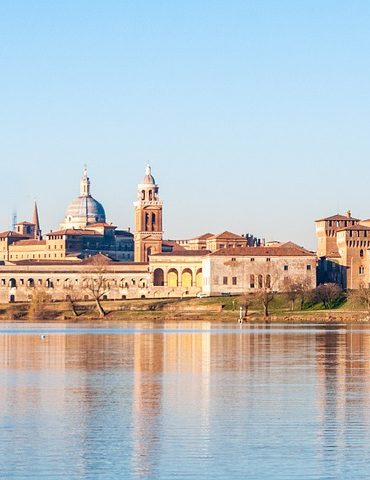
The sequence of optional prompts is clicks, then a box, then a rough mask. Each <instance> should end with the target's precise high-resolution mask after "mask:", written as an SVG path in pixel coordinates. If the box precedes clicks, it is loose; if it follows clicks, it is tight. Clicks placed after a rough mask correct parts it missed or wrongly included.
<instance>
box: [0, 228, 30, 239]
mask: <svg viewBox="0 0 370 480" xmlns="http://www.w3.org/2000/svg"><path fill="white" fill-rule="evenodd" d="M8 237H13V238H28V236H27V235H21V234H20V233H17V232H13V231H11V230H8V231H6V232H1V233H0V238H8Z"/></svg>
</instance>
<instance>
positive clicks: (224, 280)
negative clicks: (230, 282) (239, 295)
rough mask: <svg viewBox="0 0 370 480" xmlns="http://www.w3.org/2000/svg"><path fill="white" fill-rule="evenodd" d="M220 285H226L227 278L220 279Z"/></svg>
mask: <svg viewBox="0 0 370 480" xmlns="http://www.w3.org/2000/svg"><path fill="white" fill-rule="evenodd" d="M222 284H223V285H227V277H224V278H223V279H222Z"/></svg>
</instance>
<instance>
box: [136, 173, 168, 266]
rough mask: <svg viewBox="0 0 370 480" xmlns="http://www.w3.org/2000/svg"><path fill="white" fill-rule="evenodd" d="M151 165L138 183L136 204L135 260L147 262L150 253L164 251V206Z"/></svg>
mask: <svg viewBox="0 0 370 480" xmlns="http://www.w3.org/2000/svg"><path fill="white" fill-rule="evenodd" d="M158 190H159V189H158V185H157V184H156V183H155V180H154V177H153V175H152V171H151V168H150V166H149V165H148V166H147V167H146V171H145V177H144V180H143V181H142V183H139V185H138V192H137V201H136V202H135V203H134V206H135V235H134V239H135V262H147V261H148V259H149V255H151V254H154V253H161V252H162V238H163V231H162V208H163V203H162V202H161V201H160V199H159V196H158Z"/></svg>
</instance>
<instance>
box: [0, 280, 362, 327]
mask: <svg viewBox="0 0 370 480" xmlns="http://www.w3.org/2000/svg"><path fill="white" fill-rule="evenodd" d="M100 303H101V304H100ZM100 303H97V302H96V298H92V299H91V301H77V300H76V299H74V298H73V296H70V297H69V299H68V300H67V301H65V302H53V300H52V297H51V295H49V294H48V292H47V290H45V289H42V288H35V289H33V292H32V296H31V300H30V302H28V303H12V304H4V305H0V320H2V321H14V320H15V321H35V320H37V321H38V320H48V321H49V320H55V321H84V320H92V319H96V318H101V319H102V318H107V319H112V320H113V319H114V320H116V319H122V320H123V319H124V320H130V319H133V320H140V319H143V320H170V319H172V320H173V319H182V320H185V319H192V320H194V319H196V318H199V319H201V320H210V321H214V320H216V321H226V322H235V321H237V319H238V318H239V315H240V311H241V312H242V316H243V319H244V321H245V322H266V321H268V322H282V321H284V322H297V323H302V322H338V321H340V322H357V321H360V322H361V321H364V322H367V321H370V288H362V289H359V290H356V291H347V292H345V291H343V290H341V289H340V288H339V287H338V286H337V285H335V284H326V285H319V286H318V287H317V288H316V289H314V290H311V291H307V290H305V289H304V288H302V286H296V287H295V288H290V289H289V291H287V292H285V293H275V292H273V291H272V290H271V289H261V290H260V291H259V292H257V293H246V294H245V295H240V296H229V297H224V296H223V297H207V298H186V297H185V298H166V299H141V300H122V301H102V302H100Z"/></svg>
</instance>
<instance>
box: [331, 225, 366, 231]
mask: <svg viewBox="0 0 370 480" xmlns="http://www.w3.org/2000/svg"><path fill="white" fill-rule="evenodd" d="M350 230H352V231H353V230H355V231H369V230H370V227H367V226H366V225H359V224H357V225H351V226H349V227H344V228H340V229H338V232H343V231H346V232H348V231H350Z"/></svg>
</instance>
